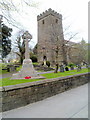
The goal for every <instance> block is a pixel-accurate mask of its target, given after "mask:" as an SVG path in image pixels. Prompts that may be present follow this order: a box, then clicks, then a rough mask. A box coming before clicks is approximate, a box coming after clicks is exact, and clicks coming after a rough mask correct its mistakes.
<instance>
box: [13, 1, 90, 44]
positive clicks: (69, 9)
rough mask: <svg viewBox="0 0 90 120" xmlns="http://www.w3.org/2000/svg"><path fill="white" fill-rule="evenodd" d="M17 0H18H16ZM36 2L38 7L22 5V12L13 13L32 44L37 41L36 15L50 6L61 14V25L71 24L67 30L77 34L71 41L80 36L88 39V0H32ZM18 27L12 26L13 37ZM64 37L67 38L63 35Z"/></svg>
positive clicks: (78, 38)
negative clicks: (30, 37)
mask: <svg viewBox="0 0 90 120" xmlns="http://www.w3.org/2000/svg"><path fill="white" fill-rule="evenodd" d="M16 1H17V0H16ZM18 1H19V0H18ZM33 1H35V2H38V3H39V4H38V8H31V7H26V6H23V8H24V12H22V11H21V12H22V13H21V14H20V15H18V14H17V13H13V17H14V19H16V20H17V21H18V22H19V23H21V24H22V25H23V26H22V29H23V28H24V29H26V30H28V31H29V32H30V33H31V34H32V36H33V39H32V41H33V42H34V44H36V43H37V15H39V14H41V13H42V12H44V11H45V10H47V9H49V8H51V9H53V10H55V11H56V12H58V13H60V14H62V16H63V19H64V20H63V27H64V28H66V27H67V26H68V25H71V27H70V29H69V30H68V31H69V32H72V33H76V32H78V33H79V34H78V35H77V37H76V38H75V39H73V41H76V42H79V41H81V39H82V37H83V38H84V39H85V40H86V41H88V0H33ZM17 31H18V29H16V28H13V36H12V37H13V38H14V39H15V36H16V32H17ZM64 38H65V39H68V38H67V37H65V36H64Z"/></svg>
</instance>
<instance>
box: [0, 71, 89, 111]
mask: <svg viewBox="0 0 90 120" xmlns="http://www.w3.org/2000/svg"><path fill="white" fill-rule="evenodd" d="M88 76H89V75H88V73H85V74H80V75H74V76H67V77H64V78H57V79H56V78H55V79H54V78H53V79H49V80H44V81H38V82H35V84H34V83H33V85H32V84H29V85H28V86H26V83H25V86H23V87H22V88H19V85H18V87H16V88H15V87H14V88H13V87H12V89H9V88H6V87H7V86H5V87H4V89H3V91H2V98H0V102H1V103H2V111H7V110H11V109H14V108H18V107H21V106H25V105H27V104H30V103H33V102H36V101H40V100H43V99H45V98H48V97H51V96H53V95H56V94H58V93H61V92H64V91H66V90H69V89H71V88H75V87H77V86H80V85H83V84H85V83H87V82H88ZM20 86H21V85H20Z"/></svg>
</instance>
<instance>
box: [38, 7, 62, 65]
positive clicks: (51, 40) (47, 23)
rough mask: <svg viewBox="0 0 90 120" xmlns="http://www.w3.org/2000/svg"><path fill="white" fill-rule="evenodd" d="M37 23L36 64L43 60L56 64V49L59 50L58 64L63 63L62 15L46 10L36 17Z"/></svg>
mask: <svg viewBox="0 0 90 120" xmlns="http://www.w3.org/2000/svg"><path fill="white" fill-rule="evenodd" d="M37 21H38V48H37V51H38V62H39V63H42V62H43V61H44V59H46V60H47V61H50V63H51V64H53V63H56V49H57V46H58V48H59V54H58V62H59V63H62V62H63V54H62V47H61V46H62V42H63V40H64V36H63V27H62V15H61V14H59V13H57V12H55V11H54V10H52V9H48V10H46V11H45V12H43V13H42V14H40V15H38V16H37Z"/></svg>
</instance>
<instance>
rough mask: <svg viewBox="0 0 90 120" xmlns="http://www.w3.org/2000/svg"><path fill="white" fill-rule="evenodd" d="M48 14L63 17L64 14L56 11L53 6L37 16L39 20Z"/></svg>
mask: <svg viewBox="0 0 90 120" xmlns="http://www.w3.org/2000/svg"><path fill="white" fill-rule="evenodd" d="M48 15H53V16H55V17H56V18H59V19H62V15H61V14H59V13H57V12H56V11H54V10H52V9H51V8H49V9H48V10H46V11H45V12H43V13H42V14H40V15H38V16H37V21H39V20H40V19H43V18H45V17H47V16H48Z"/></svg>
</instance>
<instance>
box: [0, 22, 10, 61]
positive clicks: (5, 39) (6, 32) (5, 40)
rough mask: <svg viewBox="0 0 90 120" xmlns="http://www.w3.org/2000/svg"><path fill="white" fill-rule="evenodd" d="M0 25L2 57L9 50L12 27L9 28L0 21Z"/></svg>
mask: <svg viewBox="0 0 90 120" xmlns="http://www.w3.org/2000/svg"><path fill="white" fill-rule="evenodd" d="M0 27H1V35H2V39H0V44H1V45H2V46H1V49H0V52H1V57H2V59H3V58H5V57H6V56H7V55H8V54H9V53H10V51H11V39H10V37H11V32H12V29H11V28H9V27H8V26H6V25H5V24H2V23H1V25H0Z"/></svg>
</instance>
